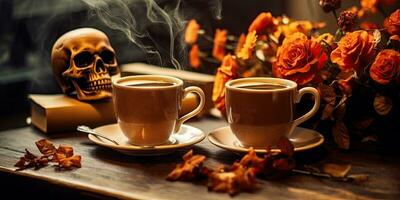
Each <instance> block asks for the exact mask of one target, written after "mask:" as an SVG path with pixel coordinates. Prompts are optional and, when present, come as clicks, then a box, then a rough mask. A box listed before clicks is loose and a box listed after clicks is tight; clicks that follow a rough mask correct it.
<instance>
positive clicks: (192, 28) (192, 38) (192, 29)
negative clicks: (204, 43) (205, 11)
mask: <svg viewBox="0 0 400 200" xmlns="http://www.w3.org/2000/svg"><path fill="white" fill-rule="evenodd" d="M199 30H200V25H199V24H198V23H197V22H196V20H194V19H192V20H190V21H189V23H188V25H187V26H186V30H185V42H186V43H187V44H194V43H196V41H197V38H198V34H199Z"/></svg>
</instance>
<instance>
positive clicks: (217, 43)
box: [212, 29, 228, 61]
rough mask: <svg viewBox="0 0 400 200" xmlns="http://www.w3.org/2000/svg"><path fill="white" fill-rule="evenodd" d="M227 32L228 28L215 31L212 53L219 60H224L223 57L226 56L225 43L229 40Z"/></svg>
mask: <svg viewBox="0 0 400 200" xmlns="http://www.w3.org/2000/svg"><path fill="white" fill-rule="evenodd" d="M227 34H228V31H226V30H222V29H217V30H216V31H215V36H214V46H213V50H212V55H213V57H214V58H216V59H217V60H219V61H222V59H224V56H225V45H226V40H227Z"/></svg>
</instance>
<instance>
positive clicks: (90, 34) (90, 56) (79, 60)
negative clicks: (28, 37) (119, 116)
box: [51, 28, 119, 101]
mask: <svg viewBox="0 0 400 200" xmlns="http://www.w3.org/2000/svg"><path fill="white" fill-rule="evenodd" d="M51 65H52V68H53V73H54V75H55V78H56V80H57V82H58V84H59V85H60V87H61V89H62V91H63V92H64V93H65V94H67V95H71V94H73V93H74V92H75V91H76V95H77V98H78V99H79V100H84V101H86V100H89V101H90V100H98V99H103V98H110V97H111V76H112V75H115V74H117V73H118V72H119V69H118V64H117V60H116V58H115V52H114V49H113V48H112V47H111V45H110V42H109V40H108V37H107V35H106V34H104V33H103V32H101V31H99V30H97V29H93V28H79V29H75V30H72V31H70V32H67V33H65V34H64V35H62V36H61V37H60V38H59V39H58V40H57V41H56V42H55V44H54V46H53V49H52V52H51Z"/></svg>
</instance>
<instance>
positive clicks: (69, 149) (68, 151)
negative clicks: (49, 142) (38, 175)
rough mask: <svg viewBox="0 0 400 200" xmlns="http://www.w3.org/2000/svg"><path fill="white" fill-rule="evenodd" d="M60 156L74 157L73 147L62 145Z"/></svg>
mask: <svg viewBox="0 0 400 200" xmlns="http://www.w3.org/2000/svg"><path fill="white" fill-rule="evenodd" d="M57 153H58V154H64V155H65V156H66V157H71V156H73V155H74V149H73V148H72V147H71V146H68V145H63V144H61V145H60V146H59V147H58V149H57Z"/></svg>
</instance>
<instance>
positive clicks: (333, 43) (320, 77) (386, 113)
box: [185, 0, 400, 149]
mask: <svg viewBox="0 0 400 200" xmlns="http://www.w3.org/2000/svg"><path fill="white" fill-rule="evenodd" d="M395 4H396V1H395V0H361V1H360V6H359V7H351V8H348V9H341V1H340V0H320V1H319V5H320V6H321V7H322V9H323V10H324V11H325V12H327V13H329V12H332V13H333V15H334V16H335V18H336V19H337V25H338V29H337V31H336V33H335V34H331V33H323V32H321V29H322V28H324V27H325V26H326V24H325V23H324V22H315V23H312V22H309V21H298V20H294V19H291V18H289V17H287V16H272V15H271V13H269V12H263V13H260V14H259V15H258V16H257V17H256V18H255V19H254V21H253V22H252V23H251V24H250V26H249V28H248V30H247V33H243V34H241V35H240V36H234V35H230V34H229V32H228V30H224V29H217V30H216V31H215V33H214V37H212V36H210V35H207V33H206V32H205V31H204V30H202V29H201V26H200V25H199V24H198V23H197V22H196V21H195V20H190V21H189V22H188V25H187V27H186V30H185V42H186V43H187V44H188V47H189V48H190V51H189V62H190V65H191V66H192V67H193V68H194V70H199V71H200V70H201V69H202V68H206V67H207V66H206V64H204V63H210V62H212V63H218V65H219V67H218V68H217V69H216V79H215V83H214V89H213V96H212V99H213V101H214V103H215V106H216V108H218V109H219V110H220V111H221V113H222V114H224V113H225V94H224V91H225V90H224V85H225V83H226V82H227V81H229V80H231V79H235V78H240V77H253V76H270V77H279V78H284V79H290V80H293V81H295V82H296V83H297V84H298V86H299V87H305V86H313V87H315V88H317V89H318V90H319V92H320V95H321V97H322V102H321V108H320V111H319V114H318V115H317V116H316V117H314V118H315V119H313V120H311V121H309V122H308V124H305V125H304V126H310V127H311V128H314V129H321V130H322V129H323V130H329V131H328V132H330V133H331V135H332V138H333V140H334V141H335V142H336V144H337V145H338V147H340V148H343V149H349V148H350V141H351V139H352V140H353V138H354V139H358V140H360V141H363V142H377V141H386V142H387V141H389V142H390V141H391V140H392V139H393V136H396V134H397V135H398V133H399V132H400V123H399V122H400V53H399V50H400V9H397V10H395V11H393V12H392V13H391V14H389V15H385V14H384V9H383V8H384V7H385V6H390V5H395ZM386 8H390V7H386ZM339 10H342V11H341V12H340V14H339V15H337V11H339ZM379 13H381V14H384V15H385V16H384V17H385V19H384V21H383V23H382V24H373V23H371V22H367V21H365V19H368V17H371V16H374V15H378V14H379ZM200 38H201V39H204V40H205V41H208V42H209V44H211V45H212V52H210V53H208V52H207V51H206V50H203V49H202V48H199V45H198V44H197V43H198V41H199V39H200ZM327 127H328V128H327ZM324 132H326V131H324ZM397 137H398V136H397Z"/></svg>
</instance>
